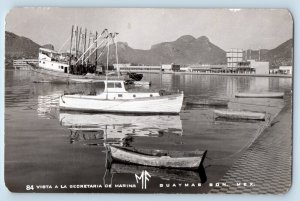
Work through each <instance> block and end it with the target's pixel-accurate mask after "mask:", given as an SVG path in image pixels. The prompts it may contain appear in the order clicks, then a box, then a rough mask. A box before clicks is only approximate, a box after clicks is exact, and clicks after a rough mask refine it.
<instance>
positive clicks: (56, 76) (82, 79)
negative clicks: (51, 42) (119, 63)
mask: <svg viewBox="0 0 300 201" xmlns="http://www.w3.org/2000/svg"><path fill="white" fill-rule="evenodd" d="M30 65H31V70H32V71H33V72H36V73H39V74H43V75H47V76H50V77H47V79H50V80H56V81H57V80H59V81H61V82H64V83H97V82H103V81H104V80H106V76H105V75H91V76H88V75H73V74H69V73H64V72H58V71H53V70H50V69H45V68H41V67H39V66H33V64H30ZM107 79H108V80H124V79H125V77H124V76H113V75H110V76H107Z"/></svg>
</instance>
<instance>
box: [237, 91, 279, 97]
mask: <svg viewBox="0 0 300 201" xmlns="http://www.w3.org/2000/svg"><path fill="white" fill-rule="evenodd" d="M283 96H284V93H283V92H263V93H237V94H235V97H237V98H283Z"/></svg>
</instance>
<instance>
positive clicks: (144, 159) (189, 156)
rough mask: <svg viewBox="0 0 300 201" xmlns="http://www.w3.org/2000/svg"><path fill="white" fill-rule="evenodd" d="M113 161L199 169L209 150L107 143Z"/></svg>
mask: <svg viewBox="0 0 300 201" xmlns="http://www.w3.org/2000/svg"><path fill="white" fill-rule="evenodd" d="M106 148H107V150H108V154H109V155H110V156H111V159H112V161H119V162H123V163H131V164H137V165H143V166H151V167H160V168H175V169H189V170H198V169H199V168H200V167H201V165H202V164H203V161H204V159H205V157H206V153H207V151H206V150H205V151H189V152H183V151H168V150H152V149H137V148H126V147H117V146H112V145H108V144H107V145H106Z"/></svg>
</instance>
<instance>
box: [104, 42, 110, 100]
mask: <svg viewBox="0 0 300 201" xmlns="http://www.w3.org/2000/svg"><path fill="white" fill-rule="evenodd" d="M109 39H110V36H109V37H108V38H107V54H106V72H105V80H106V99H108V88H107V73H108V55H109Z"/></svg>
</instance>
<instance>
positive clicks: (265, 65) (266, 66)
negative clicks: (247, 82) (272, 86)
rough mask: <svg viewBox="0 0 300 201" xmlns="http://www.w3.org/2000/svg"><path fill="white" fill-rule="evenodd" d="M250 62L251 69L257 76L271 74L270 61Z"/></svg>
mask: <svg viewBox="0 0 300 201" xmlns="http://www.w3.org/2000/svg"><path fill="white" fill-rule="evenodd" d="M248 62H250V66H251V69H252V70H253V71H254V72H255V74H269V72H270V63H269V62H268V61H255V60H248Z"/></svg>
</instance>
